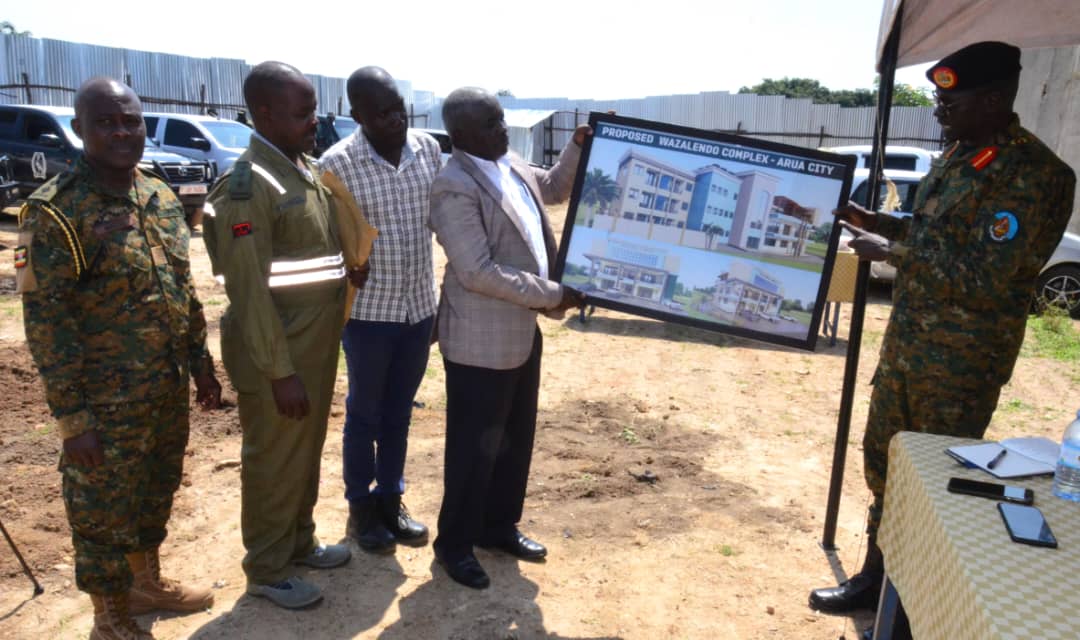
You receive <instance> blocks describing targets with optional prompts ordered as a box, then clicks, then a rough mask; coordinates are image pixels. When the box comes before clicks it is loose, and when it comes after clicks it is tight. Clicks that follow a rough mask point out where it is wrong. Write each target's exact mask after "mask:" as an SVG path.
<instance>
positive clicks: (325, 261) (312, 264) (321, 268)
mask: <svg viewBox="0 0 1080 640" xmlns="http://www.w3.org/2000/svg"><path fill="white" fill-rule="evenodd" d="M275 274H276V275H275ZM344 277H345V257H344V256H343V255H342V254H340V253H339V254H337V255H335V256H323V257H319V258H308V259H306V260H275V261H274V262H271V263H270V280H269V282H268V284H269V286H270V288H271V289H274V288H276V287H291V286H295V285H298V284H311V283H314V282H326V281H327V280H338V279H340V278H344Z"/></svg>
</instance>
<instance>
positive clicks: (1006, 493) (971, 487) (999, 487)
mask: <svg viewBox="0 0 1080 640" xmlns="http://www.w3.org/2000/svg"><path fill="white" fill-rule="evenodd" d="M948 489H949V491H951V492H953V493H966V494H968V495H972V496H981V497H983V498H993V499H994V500H1005V501H1006V502H1014V503H1016V504H1031V503H1032V502H1035V493H1034V492H1033V491H1032V490H1031V489H1025V488H1024V487H1015V486H1012V485H1005V484H998V483H996V482H982V481H980V480H968V479H967V478H949V486H948Z"/></svg>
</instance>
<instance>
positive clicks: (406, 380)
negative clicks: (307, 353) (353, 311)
mask: <svg viewBox="0 0 1080 640" xmlns="http://www.w3.org/2000/svg"><path fill="white" fill-rule="evenodd" d="M433 321H434V317H427V318H424V319H423V320H421V321H420V322H417V323H416V324H408V323H406V322H369V321H364V320H349V322H348V323H347V324H346V325H345V332H344V333H343V334H342V337H341V343H342V346H343V347H344V348H345V362H346V364H347V365H348V368H349V396H348V398H347V399H346V400H345V411H346V413H345V430H344V435H343V439H342V458H343V462H344V476H345V499H346V500H349V501H350V502H352V501H356V500H360V499H363V498H364V497H366V496H367V495H368V493H369V491H371V483H372V482H374V483H375V488H374V493H385V494H399V495H400V494H402V493H404V492H405V453H406V450H407V448H408V439H409V421H410V420H411V419H412V403H413V398H415V397H416V390H417V389H418V388H419V387H420V381H421V380H423V378H424V371H425V370H426V369H427V363H428V353H429V352H430V347H431V327H432V324H433Z"/></svg>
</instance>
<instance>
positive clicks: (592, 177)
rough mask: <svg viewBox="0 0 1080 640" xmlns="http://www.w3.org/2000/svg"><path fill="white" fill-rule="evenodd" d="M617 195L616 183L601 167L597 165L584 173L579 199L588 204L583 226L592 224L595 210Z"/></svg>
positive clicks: (611, 200)
mask: <svg viewBox="0 0 1080 640" xmlns="http://www.w3.org/2000/svg"><path fill="white" fill-rule="evenodd" d="M618 195H619V187H618V185H616V184H615V180H614V179H613V178H612V177H611V176H609V175H608V174H606V173H604V170H603V169H601V168H599V167H597V168H594V169H593V170H592V171H590V172H588V173H586V174H585V181H584V182H583V183H582V185H581V201H582V202H584V203H585V204H586V205H588V206H589V214H588V215H587V216H586V217H585V226H587V227H591V226H593V218H595V217H596V214H597V212H598V211H599V210H600V209H603V208H606V207H607V206H608V205H609V204H611V203H612V202H613V201H614V200H615V198H616V197H618Z"/></svg>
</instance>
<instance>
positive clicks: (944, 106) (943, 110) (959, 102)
mask: <svg viewBox="0 0 1080 640" xmlns="http://www.w3.org/2000/svg"><path fill="white" fill-rule="evenodd" d="M977 95H978V94H977V93H969V94H966V95H961V96H948V98H949V100H948V102H945V101H943V100H942V99H941V98H942V96H941V94H940V93H936V92H935V93H934V103H935V104H937V107H936V108H937V111H938V112H939V113H940V114H941V115H943V116H945V117H946V118H948V117H949V116H950V115H952V114H953V113H955V112H956V111H958V110H959V109H962V108H963V107H965V106H967V105H968V104H969V103H970V102H971V101H972V99H973V98H975V97H976V96H977Z"/></svg>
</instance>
